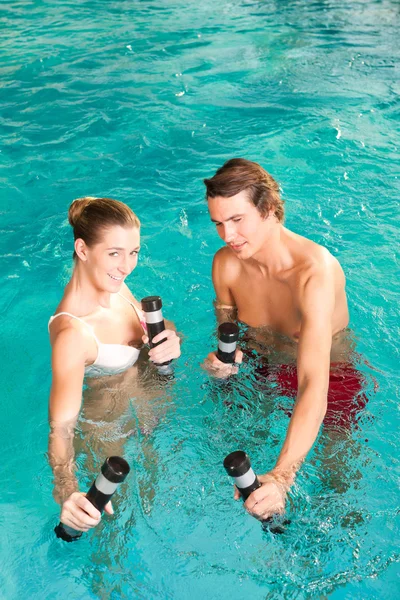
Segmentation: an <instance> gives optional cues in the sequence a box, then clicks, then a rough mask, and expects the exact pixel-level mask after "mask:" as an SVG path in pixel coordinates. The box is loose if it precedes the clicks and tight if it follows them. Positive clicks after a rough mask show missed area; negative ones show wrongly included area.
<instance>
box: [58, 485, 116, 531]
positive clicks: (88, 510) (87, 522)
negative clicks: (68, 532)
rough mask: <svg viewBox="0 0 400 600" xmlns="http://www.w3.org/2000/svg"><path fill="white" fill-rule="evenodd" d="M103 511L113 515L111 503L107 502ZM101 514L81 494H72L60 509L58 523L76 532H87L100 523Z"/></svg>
mask: <svg viewBox="0 0 400 600" xmlns="http://www.w3.org/2000/svg"><path fill="white" fill-rule="evenodd" d="M104 510H105V511H106V512H107V513H108V514H109V515H112V514H114V511H113V507H112V505H111V502H108V503H107V504H106V506H105V508H104ZM100 520H101V513H100V512H99V511H98V510H97V508H95V507H94V506H93V504H92V503H91V502H89V500H88V499H87V498H86V494H83V493H82V492H74V493H73V494H71V496H70V497H69V498H67V500H66V501H65V502H64V504H63V505H62V509H61V516H60V521H61V523H64V525H68V527H72V529H75V530H76V531H89V529H90V528H91V527H96V525H98V524H99V523H100Z"/></svg>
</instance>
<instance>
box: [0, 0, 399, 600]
mask: <svg viewBox="0 0 400 600" xmlns="http://www.w3.org/2000/svg"><path fill="white" fill-rule="evenodd" d="M399 39H400V7H399V3H398V2H397V1H395V0H392V1H391V0H382V1H372V0H371V1H368V0H364V1H361V0H358V1H357V0H352V1H351V2H344V1H343V0H342V1H340V0H338V1H333V0H331V1H330V0H326V1H322V0H321V1H312V2H309V1H308V0H295V1H292V2H285V3H284V2H274V1H272V0H265V1H263V2H261V1H256V0H247V1H239V0H230V1H226V0H221V2H219V3H215V2H210V0H204V2H194V1H193V0H187V1H186V2H182V1H178V0H171V1H167V0H159V1H158V2H154V1H152V0H143V1H139V0H132V1H128V0H125V1H123V0H120V1H114V2H101V1H98V0H91V1H88V0H86V1H83V2H79V3H77V2H68V1H66V0H60V1H59V2H49V1H44V0H42V1H39V0H37V1H29V0H20V1H18V0H17V1H16V2H13V3H3V4H2V39H1V53H2V59H3V60H2V66H1V84H0V85H1V96H0V97H1V115H0V141H1V152H0V165H1V179H0V186H1V192H2V193H1V227H0V229H1V237H0V245H1V248H0V255H1V259H2V262H1V296H0V315H1V330H2V349H1V364H2V366H3V373H2V388H3V394H2V397H3V400H2V413H1V418H0V433H1V436H0V452H1V463H0V477H1V482H2V489H1V495H0V528H1V532H2V534H1V536H0V597H1V598H5V599H6V600H9V599H14V598H40V599H42V598H46V599H47V598H80V599H86V598H88V599H89V598H101V599H103V598H111V599H113V600H114V599H119V598H143V599H149V598H168V599H178V600H181V599H182V600H186V599H187V598H191V599H193V600H197V599H200V598H204V597H207V598H212V599H218V600H219V599H221V600H225V599H229V600H231V599H233V598H235V599H236V598H240V599H242V598H245V597H246V598H250V597H251V598H254V599H263V598H290V599H292V598H296V599H297V598H298V599H302V598H314V597H315V598H327V597H329V598H334V599H339V598H351V599H353V598H360V599H365V598H397V597H399V593H400V586H399V559H400V552H399V541H400V536H399V516H398V513H399V476H400V468H399V457H398V456H399V455H398V430H399V425H400V415H399V408H398V407H399V375H398V364H399V351H398V336H399V328H398V325H399V310H398V305H397V304H396V300H397V298H396V296H397V291H398V280H399V271H398V246H397V245H396V242H397V236H396V234H397V226H398V199H399V192H400V186H399V158H400V156H399V155H400V152H399V139H400V137H399V134H400V128H399V104H398V96H399V93H400V83H399V58H400V50H399V45H398V40H399ZM234 156H242V157H245V158H249V159H251V160H256V161H258V162H260V163H261V164H262V165H263V166H264V167H265V168H267V169H268V170H269V171H270V172H271V173H272V174H273V175H274V177H275V178H276V179H277V180H278V181H279V182H280V184H281V186H282V190H283V195H284V198H285V201H286V212H287V219H286V224H287V226H288V227H289V228H291V229H293V230H294V231H296V232H298V233H300V234H303V235H305V236H307V237H309V238H311V239H313V240H314V241H316V242H318V243H321V244H323V245H324V246H326V247H327V248H328V249H329V250H330V251H331V252H332V253H333V254H334V255H335V256H337V257H338V259H339V260H340V262H341V264H342V266H343V268H344V270H345V273H346V276H347V281H348V285H347V289H348V296H349V303H350V309H351V327H352V330H353V332H354V337H355V339H356V344H357V356H358V357H359V358H358V359H357V361H358V368H359V370H360V371H361V372H362V374H363V376H364V377H365V380H366V384H365V393H366V395H367V397H368V402H367V404H366V406H365V407H364V408H363V409H362V410H360V411H359V412H358V413H357V416H356V417H355V418H354V421H353V423H352V424H351V426H350V427H348V428H340V427H339V428H337V429H336V430H329V428H325V429H324V430H323V431H322V433H321V435H320V437H319V439H318V442H317V443H316V445H315V447H314V449H313V450H312V452H311V453H310V455H309V457H308V458H307V461H306V462H305V464H304V466H303V468H302V469H301V472H300V474H299V477H298V479H297V481H296V484H295V486H294V489H293V492H292V493H291V496H290V502H289V503H288V517H289V518H290V520H291V523H290V525H289V526H288V527H287V530H286V532H285V533H284V534H283V535H273V534H271V533H269V532H263V531H262V529H261V527H260V524H259V523H258V522H257V521H256V520H254V519H252V518H250V517H249V516H248V515H247V514H246V513H245V511H244V510H243V508H242V506H241V503H240V502H239V503H235V502H234V501H233V499H232V486H231V482H230V481H229V480H228V477H227V476H226V474H225V472H224V470H223V468H222V460H223V458H224V456H225V455H226V454H227V453H228V452H230V451H232V450H235V449H237V448H242V449H244V450H246V451H247V452H248V453H249V455H250V457H251V459H252V463H253V466H254V468H255V470H256V471H258V472H259V473H262V472H265V471H267V470H268V469H270V468H271V467H272V466H273V464H274V461H275V459H276V457H277V454H278V452H279V447H280V444H281V443H282V440H283V436H284V434H285V431H286V428H287V425H288V410H290V406H291V405H292V400H291V399H290V398H287V397H284V396H282V395H279V388H274V387H272V386H270V385H268V382H265V384H263V383H262V382H261V383H260V381H258V382H256V381H255V375H254V369H253V363H252V361H251V360H249V361H248V362H247V364H245V365H244V366H243V368H242V369H241V372H240V374H239V375H238V376H237V377H236V378H235V380H232V381H230V382H228V383H223V382H217V381H212V380H210V379H209V377H208V376H207V374H206V373H205V372H204V371H203V370H202V369H201V368H200V363H201V362H202V360H203V358H204V357H205V355H206V354H207V352H209V351H210V350H212V349H213V348H215V346H216V340H215V319H214V313H213V306H212V300H213V297H214V296H213V289H212V284H211V278H210V269H211V260H212V257H213V255H214V253H215V251H216V250H217V248H218V247H220V245H221V242H220V240H219V238H218V236H217V234H216V232H215V230H214V228H213V225H212V224H211V223H210V221H209V216H208V213H207V207H206V205H205V202H204V186H203V184H202V179H203V178H204V177H208V176H210V175H212V174H213V172H214V171H215V169H216V168H217V167H219V166H220V165H221V164H222V163H223V162H224V161H225V160H226V159H228V158H231V157H234ZM83 195H106V196H110V197H114V198H117V199H119V200H122V201H124V202H126V203H128V204H129V205H130V206H131V207H132V208H133V209H134V210H135V211H136V212H137V214H138V215H139V217H140V219H141V221H142V224H143V227H142V233H143V250H142V253H141V257H140V261H139V265H138V267H137V270H136V271H135V272H134V273H133V274H132V275H131V276H130V278H129V282H128V283H129V285H130V287H131V289H132V291H133V293H134V294H135V295H136V297H137V298H141V297H143V296H144V295H147V294H155V293H156V294H160V295H161V296H162V298H163V300H164V305H165V310H164V313H165V315H166V316H167V317H168V318H170V319H172V320H173V321H174V322H175V323H176V325H177V328H178V330H179V331H180V332H182V334H183V336H184V342H183V346H182V357H181V358H180V360H179V361H177V362H176V366H175V380H174V381H173V382H171V383H169V384H167V385H165V386H164V387H163V384H160V385H159V389H158V391H157V392H156V393H154V394H153V397H152V399H150V400H148V402H143V398H140V397H137V396H135V395H134V394H133V395H132V396H131V397H128V402H127V403H126V406H125V409H124V411H122V413H121V414H119V415H118V417H117V418H115V420H114V421H111V422H108V423H106V424H104V423H103V422H101V420H100V421H99V422H98V423H96V427H97V429H96V427H95V430H96V431H97V434H96V435H97V438H96V436H95V435H94V434H93V435H92V434H91V435H89V434H87V433H86V431H87V423H88V419H87V418H86V416H85V413H83V415H82V419H81V421H80V424H79V432H78V434H77V439H78V441H80V443H81V450H80V451H79V452H78V453H77V462H78V465H79V478H80V482H81V486H82V489H85V486H87V485H88V484H89V483H90V481H91V480H92V478H93V475H94V473H95V472H96V471H97V468H98V466H99V465H100V464H101V462H102V460H103V459H104V453H106V450H107V449H108V447H109V445H110V444H114V443H115V444H119V443H120V444H122V442H121V440H122V441H123V443H124V446H123V453H124V456H125V457H126V458H127V460H129V462H130V463H131V464H132V466H133V470H132V474H131V475H130V476H129V478H128V479H127V481H126V483H125V484H124V485H123V486H122V488H121V490H120V493H119V494H118V498H117V499H116V500H115V503H114V504H115V516H114V517H112V518H104V522H102V524H101V525H100V526H99V528H98V529H97V530H96V531H94V532H91V533H89V534H87V535H85V536H83V537H82V539H81V540H80V541H79V542H77V543H76V544H65V543H63V542H61V541H60V540H57V539H56V538H55V536H54V533H53V527H54V526H55V524H56V523H57V517H58V515H59V512H58V507H57V505H56V504H55V502H54V501H53V499H52V475H51V471H50V468H49V466H48V461H47V456H46V452H47V436H48V425H47V402H48V393H49V387H50V381H51V375H50V362H49V359H50V349H49V343H48V336H47V321H48V318H49V316H50V315H51V314H52V312H53V311H54V309H55V307H56V306H57V304H58V301H59V299H60V297H61V293H62V289H63V286H64V285H65V283H66V282H67V281H68V277H69V275H70V273H71V268H72V264H71V263H72V261H71V255H72V236H71V231H70V228H69V226H68V223H67V219H66V215H67V208H68V206H69V204H70V202H71V201H72V199H74V198H75V197H79V196H83ZM128 396H129V393H128ZM282 408H283V410H282ZM95 438H96V439H95Z"/></svg>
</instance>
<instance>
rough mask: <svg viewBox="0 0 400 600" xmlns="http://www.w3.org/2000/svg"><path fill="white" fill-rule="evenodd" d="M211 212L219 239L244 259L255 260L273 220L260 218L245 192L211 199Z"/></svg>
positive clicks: (209, 207)
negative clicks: (229, 196) (253, 258)
mask: <svg viewBox="0 0 400 600" xmlns="http://www.w3.org/2000/svg"><path fill="white" fill-rule="evenodd" d="M208 210H209V212H210V217H211V221H213V223H215V225H216V228H217V232H218V235H219V237H220V238H221V239H222V240H224V242H225V243H226V245H227V246H228V247H229V248H230V249H231V250H232V251H233V252H234V253H235V254H236V256H237V257H238V258H240V259H241V260H244V259H246V258H251V257H254V255H255V254H257V252H258V251H259V250H261V249H262V247H263V245H264V243H265V242H266V240H267V239H268V233H269V230H270V226H271V219H270V218H268V217H269V216H268V215H267V217H262V216H261V215H260V213H259V211H258V209H257V208H256V207H255V206H254V204H252V203H251V202H250V201H249V200H248V197H247V192H246V190H243V191H242V192H240V193H239V194H236V196H232V197H231V198H223V197H222V196H216V197H215V198H208Z"/></svg>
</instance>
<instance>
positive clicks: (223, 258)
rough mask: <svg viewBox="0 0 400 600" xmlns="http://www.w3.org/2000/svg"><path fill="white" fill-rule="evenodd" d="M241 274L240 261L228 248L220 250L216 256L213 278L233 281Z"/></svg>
mask: <svg viewBox="0 0 400 600" xmlns="http://www.w3.org/2000/svg"><path fill="white" fill-rule="evenodd" d="M240 272H241V263H240V260H239V259H238V258H237V257H236V256H235V255H234V254H233V252H232V251H231V250H230V249H229V248H227V247H224V248H220V249H219V250H218V251H217V252H216V253H215V255H214V260H213V277H218V278H219V279H224V280H227V279H232V278H235V277H237V276H238V275H239V274H240Z"/></svg>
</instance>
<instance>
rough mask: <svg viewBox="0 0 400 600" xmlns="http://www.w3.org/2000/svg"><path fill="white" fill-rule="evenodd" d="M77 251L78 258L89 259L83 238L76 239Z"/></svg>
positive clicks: (84, 260) (75, 246)
mask: <svg viewBox="0 0 400 600" xmlns="http://www.w3.org/2000/svg"><path fill="white" fill-rule="evenodd" d="M74 248H75V252H76V255H77V257H78V258H80V259H81V260H83V262H86V261H87V246H86V244H85V242H84V241H83V240H82V238H78V239H77V240H75V244H74Z"/></svg>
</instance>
